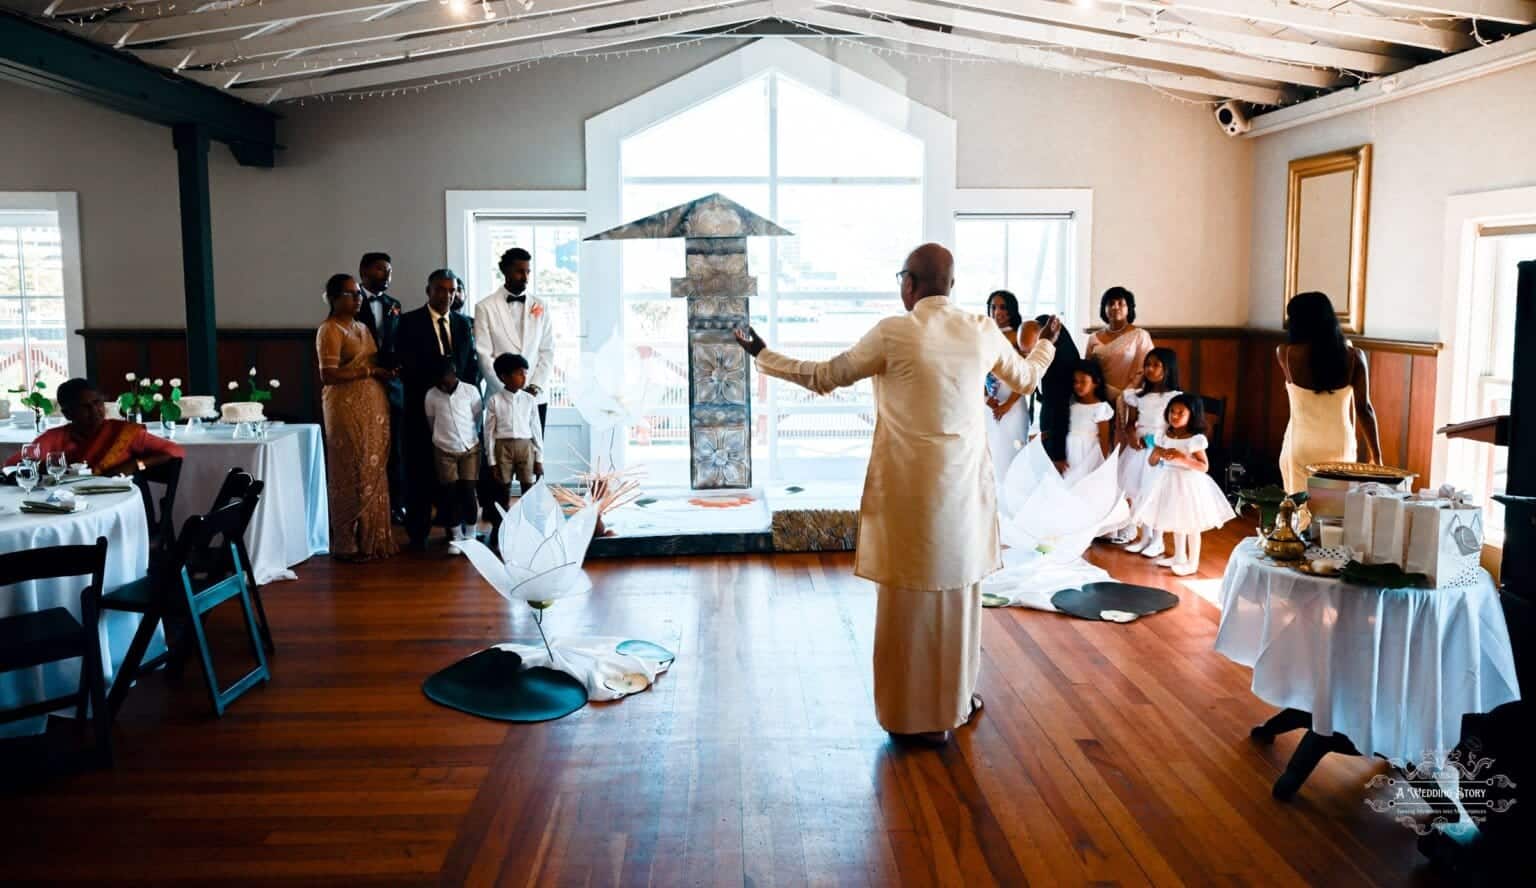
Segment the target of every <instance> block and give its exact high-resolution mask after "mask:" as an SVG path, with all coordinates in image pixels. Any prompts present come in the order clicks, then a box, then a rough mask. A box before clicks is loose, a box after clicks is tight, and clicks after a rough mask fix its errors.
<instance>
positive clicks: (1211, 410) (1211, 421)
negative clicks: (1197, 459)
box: [1200, 395, 1232, 494]
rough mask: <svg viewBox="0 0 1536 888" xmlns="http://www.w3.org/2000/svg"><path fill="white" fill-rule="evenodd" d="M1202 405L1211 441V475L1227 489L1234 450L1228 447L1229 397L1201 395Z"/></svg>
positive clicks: (1207, 452)
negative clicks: (1228, 467) (1228, 470)
mask: <svg viewBox="0 0 1536 888" xmlns="http://www.w3.org/2000/svg"><path fill="white" fill-rule="evenodd" d="M1200 406H1201V408H1202V409H1204V410H1205V425H1206V432H1205V437H1206V440H1207V441H1209V442H1210V447H1209V449H1207V450H1206V454H1205V456H1206V459H1207V460H1209V461H1210V464H1211V468H1210V473H1211V477H1212V478H1214V479H1215V480H1216V483H1217V484H1218V485H1220V486H1221V489H1222V490H1223V491H1224V492H1226V493H1229V494H1230V493H1231V492H1232V491H1229V490H1227V466H1229V465H1231V463H1232V451H1231V450H1230V448H1228V447H1227V399H1226V398H1208V397H1205V396H1204V395H1202V396H1201V397H1200Z"/></svg>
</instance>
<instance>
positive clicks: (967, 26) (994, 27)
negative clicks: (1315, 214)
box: [830, 0, 1339, 88]
mask: <svg viewBox="0 0 1536 888" xmlns="http://www.w3.org/2000/svg"><path fill="white" fill-rule="evenodd" d="M830 2H831V3H833V4H835V5H837V6H843V7H850V8H855V9H861V10H864V11H866V12H871V13H876V14H880V15H887V16H894V17H897V18H903V19H915V20H919V21H925V22H932V23H934V24H939V25H948V26H949V27H951V28H958V29H961V30H965V31H976V32H979V33H980V34H982V35H984V36H985V35H996V36H999V37H1013V38H1017V39H1019V40H1028V41H1030V42H1032V43H1040V44H1048V45H1050V46H1055V47H1065V48H1069V49H1077V50H1086V51H1088V52H1094V53H1101V54H1107V55H1115V56H1122V57H1126V58H1133V59H1143V60H1146V61H1148V62H1151V63H1154V65H1173V66H1177V67H1183V68H1203V69H1206V70H1209V71H1220V72H1224V73H1227V74H1236V75H1238V76H1241V77H1253V78H1257V79H1260V80H1273V81H1277V82H1279V83H1294V84H1297V85H1301V86H1313V87H1319V88H1330V87H1334V86H1337V85H1338V83H1339V75H1338V74H1337V73H1336V72H1334V71H1325V70H1320V69H1317V68H1306V67H1302V66H1300V65H1291V64H1287V63H1284V62H1271V61H1267V60H1264V59H1255V58H1251V57H1248V56H1243V55H1233V54H1231V53H1226V52H1221V51H1220V50H1214V49H1193V48H1188V47H1181V46H1170V45H1168V44H1164V43H1153V42H1151V41H1149V40H1137V39H1132V38H1129V37H1120V36H1116V35H1114V34H1100V33H1096V32H1093V31H1082V30H1079V29H1077V28H1064V27H1059V26H1057V25H1051V24H1044V23H1041V22H1030V21H1024V20H1022V19H1016V18H1006V17H1004V16H1000V15H992V14H989V13H985V12H975V11H971V10H964V9H954V8H952V7H948V6H936V5H934V4H932V3H922V2H915V0H830Z"/></svg>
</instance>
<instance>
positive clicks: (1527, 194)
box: [1430, 187, 1536, 478]
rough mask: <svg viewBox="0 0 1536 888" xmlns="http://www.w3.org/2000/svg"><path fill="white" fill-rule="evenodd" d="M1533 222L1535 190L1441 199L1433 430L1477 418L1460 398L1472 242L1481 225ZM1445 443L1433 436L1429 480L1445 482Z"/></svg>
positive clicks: (1472, 280) (1466, 376)
mask: <svg viewBox="0 0 1536 888" xmlns="http://www.w3.org/2000/svg"><path fill="white" fill-rule="evenodd" d="M1529 220H1536V187H1522V188H1502V189H1496V190H1492V191H1478V192H1471V193H1468V194H1453V195H1451V196H1450V197H1448V198H1446V201H1445V241H1444V244H1445V248H1444V252H1443V254H1442V255H1443V256H1444V262H1443V263H1442V268H1441V274H1442V276H1443V283H1442V287H1443V289H1442V298H1441V303H1440V330H1441V333H1442V338H1443V339H1444V342H1443V346H1442V349H1441V352H1440V359H1439V361H1438V366H1437V368H1436V374H1435V376H1436V379H1435V428H1443V427H1445V426H1446V425H1447V424H1449V423H1453V422H1465V421H1467V420H1472V419H1477V418H1478V417H1475V416H1468V415H1465V412H1466V411H1467V410H1468V409H1470V408H1469V406H1468V405H1467V404H1466V403H1464V402H1465V400H1466V399H1465V398H1464V397H1463V395H1464V394H1465V393H1466V391H1467V389H1468V387H1469V386H1468V383H1469V382H1470V377H1471V374H1472V372H1473V371H1472V366H1471V362H1472V355H1471V351H1472V349H1471V348H1469V347H1468V340H1469V337H1470V336H1471V334H1472V331H1471V324H1472V302H1473V300H1474V299H1475V298H1476V296H1477V291H1476V276H1477V275H1476V271H1477V261H1476V259H1477V241H1478V237H1479V229H1480V228H1481V227H1482V226H1485V225H1488V226H1495V225H1509V224H1518V223H1521V222H1524V221H1529ZM1449 446H1450V442H1449V441H1447V440H1446V438H1445V436H1444V435H1436V436H1435V440H1434V446H1433V447H1432V449H1431V453H1430V477H1431V478H1444V477H1446V472H1447V471H1448V469H1449V465H1448V463H1449Z"/></svg>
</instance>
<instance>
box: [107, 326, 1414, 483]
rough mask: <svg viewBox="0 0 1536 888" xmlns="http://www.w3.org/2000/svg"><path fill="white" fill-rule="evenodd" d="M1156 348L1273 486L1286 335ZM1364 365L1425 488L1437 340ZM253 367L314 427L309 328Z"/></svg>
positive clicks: (117, 334) (1173, 336) (227, 339)
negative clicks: (1223, 411) (1167, 352)
mask: <svg viewBox="0 0 1536 888" xmlns="http://www.w3.org/2000/svg"><path fill="white" fill-rule="evenodd" d="M1148 330H1149V332H1151V334H1152V338H1153V340H1154V341H1156V343H1157V344H1158V345H1160V346H1164V347H1167V348H1171V349H1173V351H1174V353H1175V354H1177V355H1178V356H1179V367H1180V370H1181V373H1182V376H1183V383H1184V388H1185V389H1186V390H1188V391H1192V392H1198V393H1200V394H1202V395H1204V396H1206V397H1210V398H1220V399H1223V400H1225V401H1226V403H1227V416H1226V422H1225V423H1224V424H1223V427H1222V429H1221V435H1220V438H1221V440H1219V441H1217V442H1216V443H1217V444H1218V445H1225V446H1226V447H1227V448H1228V449H1229V450H1230V452H1231V456H1232V458H1233V459H1234V460H1236V461H1238V462H1241V463H1243V465H1244V466H1246V467H1247V469H1248V471H1249V473H1250V477H1253V478H1255V479H1257V480H1265V481H1268V480H1276V481H1277V480H1279V476H1280V472H1279V458H1280V443H1281V441H1282V440H1283V438H1284V436H1285V426H1286V422H1287V421H1288V419H1289V417H1290V411H1289V409H1288V407H1287V405H1286V397H1285V380H1284V378H1283V377H1282V376H1281V374H1280V368H1279V366H1278V365H1277V364H1276V362H1275V346H1276V345H1279V344H1280V343H1281V342H1282V341H1283V340H1284V338H1285V334H1284V333H1282V332H1280V331H1274V330H1248V329H1243V328H1237V327H1149V328H1148ZM80 332H81V334H82V335H83V336H84V337H85V342H86V367H87V372H88V374H89V375H90V377H91V378H92V379H95V380H97V381H98V382H99V383H100V384H101V385H102V386H103V387H104V388H105V389H106V392H105V393H106V394H108V395H114V394H116V393H117V392H118V391H120V390H121V389H120V386H121V384H122V379H123V374H125V373H137V374H139V375H140V376H143V375H149V376H153V377H161V378H166V379H169V378H171V377H173V376H185V375H186V372H187V343H186V331H184V330H178V329H170V328H165V329H136V330H104V329H88V330H82V331H80ZM1354 342H1355V343H1356V344H1357V345H1359V346H1360V347H1361V348H1363V349H1365V352H1366V356H1367V358H1368V359H1369V361H1370V368H1371V399H1372V401H1373V402H1374V403H1375V405H1376V422H1377V425H1378V426H1379V427H1380V430H1381V449H1382V455H1383V459H1384V460H1385V462H1386V463H1387V464H1388V465H1393V466H1401V467H1403V468H1406V469H1408V470H1409V471H1411V472H1416V473H1417V474H1418V476H1419V478H1418V483H1419V485H1421V486H1423V485H1427V484H1428V483H1429V482H1430V480H1431V479H1430V476H1429V463H1430V451H1431V448H1432V446H1433V443H1434V412H1435V374H1436V369H1437V368H1436V364H1437V362H1438V360H1439V351H1440V346H1439V344H1437V343H1421V342H1397V341H1392V340H1385V339H1367V338H1364V337H1358V336H1357V337H1354ZM251 367H255V368H256V370H257V372H258V374H259V375H260V377H261V379H262V381H263V383H265V381H266V380H268V379H273V378H276V379H279V380H281V381H282V383H283V385H282V388H280V389H278V390H276V391H274V392H273V393H272V403H271V404H270V405H268V408H267V414H268V415H269V416H271V417H272V418H273V419H282V420H287V421H289V422H319V421H320V377H319V372H318V371H317V370H316V368H315V331H314V330H313V329H311V328H299V329H293V328H284V329H269V330H220V331H219V378H220V380H221V383H220V390H219V391H217V392H211V393H209V392H190V393H189V394H213V395H214V396H216V397H218V398H219V400H220V401H223V400H224V395H225V394H226V392H225V391H224V390H223V385H224V384H225V383H227V382H228V381H229V380H231V379H234V380H239V381H240V382H241V384H242V388H243V387H244V381H245V380H246V378H247V375H246V374H247V372H248V371H249V369H250V368H251Z"/></svg>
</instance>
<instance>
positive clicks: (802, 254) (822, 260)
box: [777, 185, 923, 293]
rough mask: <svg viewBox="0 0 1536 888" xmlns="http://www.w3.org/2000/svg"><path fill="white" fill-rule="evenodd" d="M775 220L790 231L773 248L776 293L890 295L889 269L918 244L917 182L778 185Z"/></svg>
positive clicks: (896, 267)
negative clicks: (775, 249) (775, 250)
mask: <svg viewBox="0 0 1536 888" xmlns="http://www.w3.org/2000/svg"><path fill="white" fill-rule="evenodd" d="M871 219H878V220H880V221H879V224H870V220H871ZM777 221H778V222H779V224H781V225H783V226H784V227H785V228H788V229H789V230H790V231H793V232H794V233H795V236H794V237H792V238H783V239H782V242H781V243H780V244H779V245H778V247H779V288H780V289H781V290H782V291H783V292H785V293H791V292H794V291H796V290H844V291H855V292H863V293H892V292H896V291H897V289H898V288H897V283H896V272H898V271H900V270H901V264H902V263H903V262H905V261H906V258H907V253H908V252H910V251H911V250H912V248H913V247H915V246H917V244H918V243H920V242H921V240H922V229H923V191H922V187H921V186H919V185H784V186H781V187H780V188H779V219H778V220H777Z"/></svg>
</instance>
